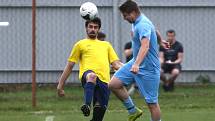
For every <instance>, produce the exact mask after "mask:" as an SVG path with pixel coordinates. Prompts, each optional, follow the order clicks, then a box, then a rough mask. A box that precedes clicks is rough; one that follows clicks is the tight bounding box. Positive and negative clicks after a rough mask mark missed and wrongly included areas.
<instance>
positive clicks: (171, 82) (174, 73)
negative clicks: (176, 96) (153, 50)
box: [169, 68, 180, 90]
mask: <svg viewBox="0 0 215 121" xmlns="http://www.w3.org/2000/svg"><path fill="white" fill-rule="evenodd" d="M179 74H180V70H179V69H177V68H174V69H173V70H172V72H171V75H170V78H169V86H170V90H174V83H175V80H176V78H177V77H178V75H179Z"/></svg>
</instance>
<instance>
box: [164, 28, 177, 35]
mask: <svg viewBox="0 0 215 121" xmlns="http://www.w3.org/2000/svg"><path fill="white" fill-rule="evenodd" d="M168 33H173V34H174V35H176V33H175V30H173V29H169V30H167V31H166V35H167V34H168Z"/></svg>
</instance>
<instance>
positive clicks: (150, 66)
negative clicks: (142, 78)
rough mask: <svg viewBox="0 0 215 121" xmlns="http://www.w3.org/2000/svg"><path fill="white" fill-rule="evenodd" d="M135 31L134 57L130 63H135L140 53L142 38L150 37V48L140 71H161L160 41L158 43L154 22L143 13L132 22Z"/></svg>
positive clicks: (133, 42)
mask: <svg viewBox="0 0 215 121" xmlns="http://www.w3.org/2000/svg"><path fill="white" fill-rule="evenodd" d="M132 31H133V34H134V35H133V41H132V49H133V59H132V60H131V61H130V64H133V63H134V61H135V60H136V57H137V55H138V52H139V49H140V46H141V40H142V39H143V38H148V39H149V41H150V42H149V43H150V44H149V50H148V53H147V54H146V56H145V58H144V59H143V61H142V63H141V64H140V70H139V71H140V73H141V72H142V73H144V71H156V72H159V71H160V62H159V56H158V52H159V51H158V48H159V47H158V43H157V35H156V31H155V27H154V25H153V24H152V22H151V21H150V20H149V19H148V18H147V17H146V16H145V15H144V14H141V15H140V16H139V17H138V18H137V19H136V21H135V22H134V23H133V24H132Z"/></svg>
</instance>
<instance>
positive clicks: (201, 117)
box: [0, 86, 215, 121]
mask: <svg viewBox="0 0 215 121" xmlns="http://www.w3.org/2000/svg"><path fill="white" fill-rule="evenodd" d="M65 91H66V94H67V95H66V97H64V98H59V97H57V95H56V90H55V89H54V88H53V87H50V86H49V87H38V88H37V107H36V108H32V107H31V89H30V86H29V87H28V88H25V89H19V91H14V90H13V91H2V92H0V121H52V119H53V121H89V120H90V118H86V117H83V115H81V112H80V110H79V109H80V106H81V105H82V93H83V92H82V88H80V87H72V86H67V87H66V89H65ZM133 98H134V101H135V103H136V104H137V105H138V106H139V107H140V108H142V109H143V110H144V115H143V116H142V117H141V118H140V119H138V120H137V121H149V119H150V117H149V112H148V110H147V107H146V105H145V103H144V101H143V99H142V98H141V97H140V96H139V94H138V93H136V94H135V95H134V96H133ZM159 101H160V106H161V110H162V121H215V86H178V87H176V90H175V91H174V92H171V93H165V92H163V90H162V89H161V90H160V98H159ZM49 118H50V119H49ZM126 120H127V112H126V110H125V109H124V107H123V106H122V104H121V102H120V101H119V100H117V99H116V97H115V96H113V95H111V99H110V103H109V108H108V111H107V113H106V116H105V120H104V121H126Z"/></svg>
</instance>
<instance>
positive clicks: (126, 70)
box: [114, 64, 135, 86]
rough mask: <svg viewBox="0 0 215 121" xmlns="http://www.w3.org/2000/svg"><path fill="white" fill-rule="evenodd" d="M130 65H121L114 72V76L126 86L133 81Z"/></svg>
mask: <svg viewBox="0 0 215 121" xmlns="http://www.w3.org/2000/svg"><path fill="white" fill-rule="evenodd" d="M130 68H131V67H130V65H128V64H125V65H124V66H123V67H121V68H120V69H119V70H118V71H117V72H116V73H115V74H114V77H116V78H117V79H119V80H120V81H121V82H122V84H123V85H125V86H127V85H130V84H131V83H133V82H134V76H135V74H133V73H132V72H130Z"/></svg>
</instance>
